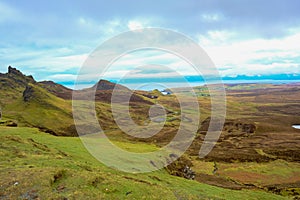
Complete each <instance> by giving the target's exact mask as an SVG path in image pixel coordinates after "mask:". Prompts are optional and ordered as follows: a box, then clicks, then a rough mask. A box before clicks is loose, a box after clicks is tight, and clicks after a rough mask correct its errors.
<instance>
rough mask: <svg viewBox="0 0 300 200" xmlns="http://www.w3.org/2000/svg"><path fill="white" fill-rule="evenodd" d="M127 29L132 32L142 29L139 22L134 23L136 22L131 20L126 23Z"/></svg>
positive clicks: (141, 24)
mask: <svg viewBox="0 0 300 200" xmlns="http://www.w3.org/2000/svg"><path fill="white" fill-rule="evenodd" d="M127 26H128V28H129V30H131V31H133V30H136V29H141V28H143V27H144V25H143V23H141V22H140V21H136V20H132V21H129V22H128V25H127Z"/></svg>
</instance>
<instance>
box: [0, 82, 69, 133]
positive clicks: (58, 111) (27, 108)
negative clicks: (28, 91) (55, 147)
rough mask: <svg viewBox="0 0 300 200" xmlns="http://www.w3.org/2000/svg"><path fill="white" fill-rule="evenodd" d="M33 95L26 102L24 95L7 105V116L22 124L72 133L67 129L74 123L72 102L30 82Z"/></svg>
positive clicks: (5, 111) (5, 110)
mask: <svg viewBox="0 0 300 200" xmlns="http://www.w3.org/2000/svg"><path fill="white" fill-rule="evenodd" d="M30 86H31V87H32V88H33V90H34V93H33V97H32V98H31V99H30V100H29V101H28V102H25V101H24V100H23V97H22V96H16V98H15V99H14V101H12V102H11V103H10V104H7V105H6V106H5V109H4V111H3V114H4V116H5V117H6V118H11V119H14V120H17V121H18V122H19V123H20V125H22V124H25V125H31V126H35V127H40V128H45V129H49V130H51V131H53V132H55V133H57V134H65V135H67V134H70V133H68V132H69V130H67V128H68V127H70V126H71V125H72V124H73V118H72V111H71V109H72V107H71V102H69V101H66V100H63V99H61V98H58V97H56V96H54V95H52V94H50V93H49V92H47V91H46V90H45V89H43V88H41V87H39V86H36V85H33V84H30Z"/></svg>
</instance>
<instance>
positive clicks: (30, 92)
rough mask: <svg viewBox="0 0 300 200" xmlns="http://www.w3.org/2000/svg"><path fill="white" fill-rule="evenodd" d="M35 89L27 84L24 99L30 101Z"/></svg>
mask: <svg viewBox="0 0 300 200" xmlns="http://www.w3.org/2000/svg"><path fill="white" fill-rule="evenodd" d="M33 94H34V89H33V87H32V86H30V85H28V86H26V89H25V90H24V92H23V100H24V101H25V102H28V101H29V100H30V99H31V98H33Z"/></svg>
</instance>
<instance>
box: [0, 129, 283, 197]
mask: <svg viewBox="0 0 300 200" xmlns="http://www.w3.org/2000/svg"><path fill="white" fill-rule="evenodd" d="M0 141H1V143H0V149H1V151H0V167H1V168H0V176H1V179H0V199H57V200H60V199H84V200H88V199H108V200H110V199H120V200H121V199H137V200H139V199H166V200H172V199H174V200H175V199H195V200H199V199H233V200H235V199H248V200H251V199H253V200H254V199H265V200H269V199H274V200H275V199H287V198H286V197H282V196H279V195H275V194H272V193H268V192H265V191H263V190H257V189H252V190H246V189H242V190H231V189H223V188H221V187H215V186H210V185H207V184H203V183H200V182H197V181H194V180H187V179H184V178H180V177H175V176H170V175H169V174H168V173H167V172H166V171H165V170H160V171H157V172H152V173H146V174H129V173H123V172H120V171H116V170H113V169H110V168H108V167H106V166H104V165H103V164H101V163H100V162H98V161H97V160H96V159H94V158H93V157H92V156H91V155H90V154H89V153H88V152H87V150H86V149H85V148H84V146H83V144H82V143H81V142H80V139H79V138H77V137H55V136H52V135H49V134H46V133H43V132H40V131H39V130H37V129H33V128H20V127H15V128H13V127H1V126H0ZM118 144H119V145H120V146H123V147H126V149H127V150H137V149H139V151H140V152H141V151H149V149H153V146H151V145H147V144H141V143H125V142H119V143H118ZM112 159H113V158H112ZM206 167H207V166H206Z"/></svg>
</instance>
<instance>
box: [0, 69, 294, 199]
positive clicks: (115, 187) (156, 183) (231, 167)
mask: <svg viewBox="0 0 300 200" xmlns="http://www.w3.org/2000/svg"><path fill="white" fill-rule="evenodd" d="M225 88H226V93H227V95H226V100H227V116H226V121H225V124H224V128H223V131H222V134H221V136H220V138H219V140H218V142H217V144H216V145H215V147H214V148H213V150H212V151H211V152H210V153H209V154H208V155H207V156H206V157H205V158H204V159H199V157H198V153H199V150H200V147H201V144H202V142H203V139H204V137H205V135H206V133H207V129H208V126H209V122H210V108H211V105H210V94H209V91H208V90H207V87H205V86H201V87H195V88H194V91H195V94H196V96H197V98H198V102H199V106H200V111H201V119H200V122H199V123H200V126H199V129H198V131H197V134H196V138H195V140H194V141H193V143H192V145H191V147H190V148H189V149H188V150H187V151H186V153H185V155H184V156H183V157H181V158H180V159H179V160H178V161H176V162H175V163H173V164H172V165H170V166H169V167H167V168H166V169H163V170H160V171H157V172H153V173H147V174H127V173H122V172H119V171H117V170H114V169H111V168H109V167H106V166H104V165H103V164H101V163H100V162H98V161H97V160H95V159H94V158H93V157H92V156H91V155H90V154H89V153H88V152H87V151H86V149H85V148H84V147H83V145H82V144H81V142H80V139H79V138H78V137H57V136H77V133H76V129H75V126H74V121H73V115H72V93H73V90H71V89H68V88H66V87H64V86H62V85H59V84H57V83H54V82H52V81H43V82H37V81H35V80H34V78H33V77H32V76H26V75H24V74H23V73H22V72H20V71H18V70H17V69H15V68H12V67H9V68H8V72H7V73H5V74H0V106H1V110H2V120H0V141H1V142H0V169H1V170H0V175H1V179H0V199H293V198H294V199H297V198H299V196H300V156H299V155H300V151H299V150H300V130H298V129H294V128H292V125H293V124H300V116H299V112H300V109H299V108H300V107H299V102H300V86H299V84H280V85H274V84H229V85H226V86H225ZM113 89H116V90H117V92H118V98H117V99H116V100H117V104H118V105H117V106H118V107H119V108H121V107H122V106H127V105H124V103H123V97H127V96H128V94H131V93H132V92H133V95H132V97H131V99H130V104H129V106H130V109H129V111H130V117H131V118H132V119H133V121H134V122H135V123H137V124H139V125H144V124H147V123H149V122H150V119H149V115H148V113H149V108H150V107H151V106H152V105H154V104H155V103H158V104H160V105H162V106H164V108H165V112H166V122H165V123H164V128H163V129H162V130H161V131H160V132H159V133H157V134H156V135H154V136H152V137H150V138H135V137H132V136H129V135H128V134H126V133H124V132H123V131H122V130H120V128H118V126H117V125H116V124H115V121H114V118H113V116H112V113H111V105H110V103H111V102H110V101H111V100H110V99H111V95H112V90H113ZM94 91H96V92H95V99H96V104H95V108H96V111H97V117H98V120H99V123H100V124H101V127H102V128H103V129H104V130H105V134H106V135H107V136H108V137H109V138H110V140H111V141H112V142H113V143H115V144H116V145H118V146H119V147H121V148H124V150H127V151H134V152H147V151H154V150H157V149H159V148H160V147H162V146H164V145H166V144H168V143H169V142H170V140H172V138H173V137H174V136H175V135H176V132H177V130H178V127H179V125H180V121H181V111H180V105H179V103H178V99H177V98H176V95H174V94H170V95H162V93H160V92H159V91H157V90H154V91H152V92H146V91H130V90H129V89H128V88H126V87H124V86H122V85H118V84H114V83H111V82H108V81H105V80H100V81H99V82H98V83H97V84H95V85H94V86H93V87H92V88H87V89H83V90H80V91H76V92H77V94H78V95H77V96H76V101H78V102H79V103H81V104H82V107H83V108H82V109H86V108H85V103H86V101H85V100H86V97H88V96H90V95H93V92H94ZM176 94H177V95H184V96H185V97H187V99H188V98H189V96H194V94H192V93H190V90H186V89H185V88H179V89H177V90H176ZM191 112H195V111H193V110H191ZM82 117H84V116H82ZM117 117H120V119H121V120H122V117H123V116H122V115H120V116H117ZM126 117H127V116H126ZM126 117H125V118H126ZM160 118H161V116H160V114H159V112H158V114H156V113H154V118H153V119H154V120H153V121H156V122H155V123H157V124H159V123H161V122H160ZM125 122H126V120H125ZM9 126H14V127H9ZM80 126H82V128H83V129H85V128H89V127H88V125H87V124H80ZM140 131H142V132H143V131H147V130H146V129H140ZM112 159H114V158H112ZM186 167H190V168H191V169H192V171H193V174H194V180H186V179H184V178H182V177H185V178H189V177H186V174H185V172H184V169H185V168H186ZM170 174H171V175H175V176H181V177H175V176H171V175H170Z"/></svg>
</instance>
